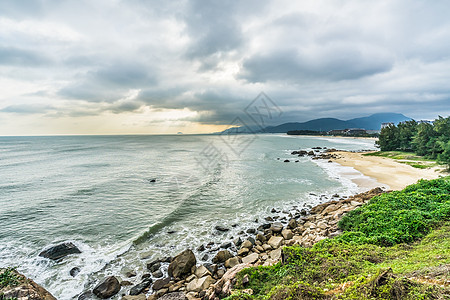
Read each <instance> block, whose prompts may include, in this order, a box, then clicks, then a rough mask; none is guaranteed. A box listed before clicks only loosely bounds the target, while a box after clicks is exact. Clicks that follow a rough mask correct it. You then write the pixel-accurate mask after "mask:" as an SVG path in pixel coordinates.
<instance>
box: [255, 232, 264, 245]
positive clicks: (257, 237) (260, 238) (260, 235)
mask: <svg viewBox="0 0 450 300" xmlns="http://www.w3.org/2000/svg"><path fill="white" fill-rule="evenodd" d="M256 239H257V240H258V241H260V242H261V243H264V242H265V241H266V237H265V236H264V235H262V234H261V233H258V234H257V235H256Z"/></svg>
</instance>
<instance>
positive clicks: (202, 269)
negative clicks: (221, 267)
mask: <svg viewBox="0 0 450 300" xmlns="http://www.w3.org/2000/svg"><path fill="white" fill-rule="evenodd" d="M207 275H212V274H211V272H210V271H209V270H208V269H207V268H206V267H205V266H200V267H198V268H197V269H196V270H195V276H197V277H198V278H202V277H204V276H207Z"/></svg>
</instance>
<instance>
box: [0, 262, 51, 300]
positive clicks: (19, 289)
mask: <svg viewBox="0 0 450 300" xmlns="http://www.w3.org/2000/svg"><path fill="white" fill-rule="evenodd" d="M5 272H6V273H9V274H8V277H9V276H13V277H15V278H16V279H17V282H16V283H15V284H12V285H11V284H10V285H6V286H2V285H0V299H33V300H56V298H55V297H53V295H52V294H50V293H49V292H48V291H47V290H45V289H44V288H43V287H41V286H40V285H39V284H37V283H36V282H34V281H33V280H31V279H29V278H26V277H25V276H23V275H22V274H20V273H18V272H17V271H15V270H14V269H0V274H5Z"/></svg>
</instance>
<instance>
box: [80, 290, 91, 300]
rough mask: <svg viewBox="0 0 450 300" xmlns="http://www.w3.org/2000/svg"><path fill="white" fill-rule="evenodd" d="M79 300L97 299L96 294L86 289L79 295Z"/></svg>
mask: <svg viewBox="0 0 450 300" xmlns="http://www.w3.org/2000/svg"><path fill="white" fill-rule="evenodd" d="M77 299H78V300H91V299H95V296H94V294H93V293H92V292H91V291H84V292H82V293H81V294H79V295H78V298H77Z"/></svg>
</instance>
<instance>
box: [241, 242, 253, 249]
mask: <svg viewBox="0 0 450 300" xmlns="http://www.w3.org/2000/svg"><path fill="white" fill-rule="evenodd" d="M242 248H247V249H252V248H253V244H252V242H250V241H249V240H245V241H244V242H243V243H242V245H241V249H242Z"/></svg>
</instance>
